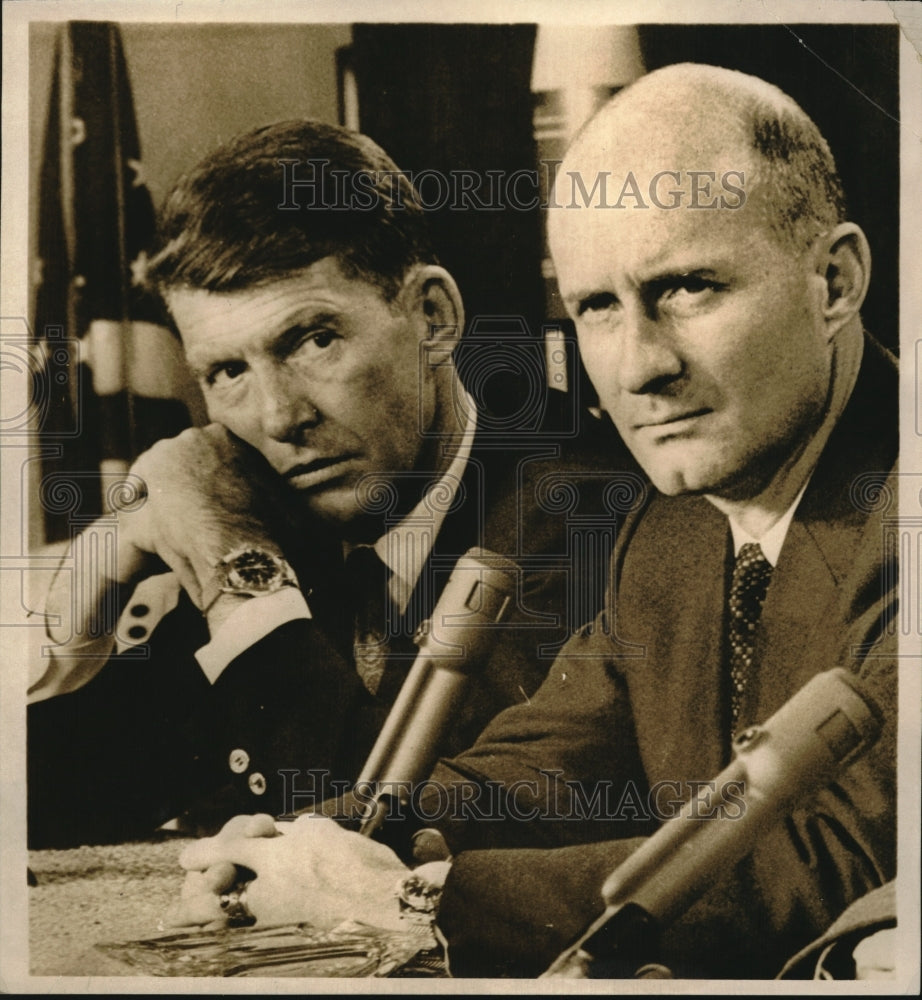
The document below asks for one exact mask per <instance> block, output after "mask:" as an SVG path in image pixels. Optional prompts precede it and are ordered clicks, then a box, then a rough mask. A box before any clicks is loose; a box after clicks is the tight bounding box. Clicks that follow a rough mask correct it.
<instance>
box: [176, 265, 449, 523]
mask: <svg viewBox="0 0 922 1000" xmlns="http://www.w3.org/2000/svg"><path fill="white" fill-rule="evenodd" d="M404 298H405V296H404V295H403V293H401V294H400V295H398V297H397V299H396V300H395V302H393V303H389V302H387V301H385V299H384V298H383V297H382V295H381V292H380V290H379V289H378V288H376V287H375V286H374V285H372V284H369V283H368V282H366V281H362V280H359V279H353V278H350V277H348V276H346V275H345V274H344V272H343V271H342V269H341V268H340V266H339V264H338V262H337V261H336V260H335V259H334V258H332V257H326V258H323V259H322V260H320V261H318V262H317V263H315V264H313V265H311V266H310V267H308V268H305V269H304V270H303V271H301V272H298V273H297V274H295V275H293V276H291V277H289V278H285V279H282V280H280V281H278V282H277V283H275V284H273V285H271V286H266V287H259V288H255V289H250V290H244V291H239V292H230V293H212V292H206V291H201V290H193V289H177V290H173V291H171V292H169V293H168V295H167V299H168V304H169V307H170V310H171V312H172V314H173V317H174V319H175V320H176V324H177V326H178V327H179V330H180V332H181V334H182V340H183V345H184V347H185V351H186V357H187V359H188V362H189V364H190V367H191V368H192V370H193V372H194V373H195V375H196V376H197V378H198V380H199V383H200V385H201V387H202V390H203V392H204V395H205V402H206V405H207V407H208V414H209V416H210V417H211V419H212V420H214V421H216V422H218V423H221V424H223V425H224V426H225V427H227V429H228V430H230V431H231V432H232V433H233V434H235V435H237V436H238V437H239V438H242V439H243V440H244V441H245V442H247V444H249V445H252V447H254V448H256V449H257V450H258V451H259V452H261V453H262V455H263V456H264V457H265V458H266V459H267V460H268V462H269V464H270V465H271V466H272V468H273V469H275V470H276V471H277V472H278V473H279V474H280V475H281V476H283V477H284V478H285V480H286V481H287V482H288V483H289V484H290V486H291V487H292V488H293V489H295V490H297V491H298V492H299V493H300V494H301V495H302V496H303V498H304V500H305V502H306V505H307V506H308V508H309V509H310V510H311V511H313V512H314V513H316V514H317V515H318V516H320V517H323V518H325V519H328V520H331V521H333V522H336V523H339V524H348V523H350V522H352V521H354V520H355V519H356V518H357V517H358V516H359V514H360V513H361V511H360V508H359V506H358V503H357V500H356V493H355V487H356V484H357V483H358V481H359V479H360V478H361V477H362V476H364V475H366V474H369V473H383V474H385V475H387V474H389V473H390V474H392V473H395V472H402V471H407V470H411V469H413V468H414V466H415V465H416V464H417V461H418V459H419V458H420V454H421V448H422V443H423V439H422V437H421V431H422V430H425V429H428V428H429V427H430V425H431V422H432V421H433V419H434V413H435V394H434V389H433V387H432V385H431V381H430V380H428V379H424V378H421V373H420V364H419V342H420V339H421V337H422V336H424V335H425V332H426V326H425V322H424V321H423V318H422V317H421V316H419V315H417V314H416V312H415V311H414V310H413V308H412V307H411V306H406V307H404V305H403V299H404Z"/></svg>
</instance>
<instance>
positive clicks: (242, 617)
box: [195, 587, 311, 684]
mask: <svg viewBox="0 0 922 1000" xmlns="http://www.w3.org/2000/svg"><path fill="white" fill-rule="evenodd" d="M310 617H311V612H310V608H308V606H307V601H305V600H304V595H303V594H302V593H301V591H300V590H298V589H297V588H296V587H282V589H281V590H277V591H275V593H273V594H266V595H265V596H264V597H251V598H250V599H249V600H247V601H243V603H242V604H241V605H240V607H239V608H235V609H234V610H233V611H232V612H231V613H230V614H229V615H228V616H227V618H225V620H224V621H223V622H222V623H221V627H220V628H219V629H218V630H217V631H216V632H215V634H214V635H213V636H212V637H211V641H210V642H209V643H208V644H207V645H205V646H202V648H201V649H200V650H199V651H198V652H197V653H196V654H195V658H196V660H198V665H199V666H200V667H201V668H202V673H204V675H205V676H206V677H207V678H208V680H209V681H210V682H211V683H212V684H214V683H215V681H216V680H217V679H218V678H219V677H220V676H221V674H222V673H223V672H224V669H225V667H227V665H228V664H229V663H230V662H231V661H232V660H235V659H236V658H237V657H238V656H239V655H240V654H241V653H243V652H245V651H246V650H248V649H249V648H250V647H251V646H255V645H256V643H257V642H259V640H260V639H264V638H265V637H266V636H267V635H269V633H270V632H274V631H275V629H277V628H278V627H279V626H280V625H284V624H285V623H286V622H292V621H295V620H297V619H299V618H310Z"/></svg>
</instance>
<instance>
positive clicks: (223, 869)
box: [186, 861, 240, 893]
mask: <svg viewBox="0 0 922 1000" xmlns="http://www.w3.org/2000/svg"><path fill="white" fill-rule="evenodd" d="M192 875H198V876H199V877H200V878H201V882H202V889H203V890H204V891H207V892H216V893H222V892H227V890H228V889H231V888H233V886H234V885H235V884H236V883H237V881H238V879H239V878H240V874H239V872H238V870H237V866H236V865H232V864H231V863H230V862H229V861H219V862H218V863H217V864H216V865H212V866H211V867H210V868H208V869H207V870H206V871H204V872H190V873H189V875H187V876H186V878H187V880H188V879H189V878H191V877H192Z"/></svg>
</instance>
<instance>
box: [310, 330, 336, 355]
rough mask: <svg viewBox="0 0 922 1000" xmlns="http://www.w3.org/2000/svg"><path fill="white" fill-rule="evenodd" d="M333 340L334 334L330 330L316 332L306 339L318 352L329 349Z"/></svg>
mask: <svg viewBox="0 0 922 1000" xmlns="http://www.w3.org/2000/svg"><path fill="white" fill-rule="evenodd" d="M335 339H336V334H334V333H333V331H332V330H318V331H317V332H316V333H314V334H312V335H311V336H310V337H308V341H309V342H310V343H311V344H312V345H313V346H314V347H317V348H319V349H320V350H323V348H324V347H329V346H330V344H332V343H333V341H334V340H335Z"/></svg>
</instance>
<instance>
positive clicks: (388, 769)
mask: <svg viewBox="0 0 922 1000" xmlns="http://www.w3.org/2000/svg"><path fill="white" fill-rule="evenodd" d="M518 571H519V567H518V566H517V565H516V563H514V562H513V561H512V560H511V559H506V558H505V557H504V556H500V555H497V554H496V553H493V552H489V551H487V550H485V549H480V548H473V549H470V550H469V551H468V552H467V553H465V555H463V556H462V557H461V559H459V560H458V562H457V564H456V566H455V568H454V569H453V570H452V573H451V576H450V577H449V579H448V583H447V584H446V585H445V589H444V590H443V591H442V595H441V597H440V598H439V600H438V602H437V603H436V606H435V609H434V610H433V612H432V616H431V617H430V618H429V620H428V621H425V622H423V623H422V625H421V626H420V628H419V629H418V630H417V641H418V643H419V653H418V655H417V657H416V659H415V660H414V662H413V666H412V667H411V669H410V672H409V674H408V675H407V678H406V680H405V681H404V683H403V687H402V688H401V689H400V693H399V694H398V695H397V700H396V701H395V702H394V705H393V707H392V708H391V710H390V712H389V714H388V717H387V719H386V721H385V723H384V726H383V727H382V729H381V732H380V733H379V734H378V738H377V740H376V741H375V745H374V747H373V748H372V750H371V753H370V754H369V756H368V760H367V761H366V763H365V766H364V767H363V768H362V772H361V774H360V775H359V777H358V779H357V780H356V783H355V784H356V788H357V789H362V790H364V789H374V794H373V797H372V799H371V801H370V803H369V805H368V807H367V809H366V812H365V816H364V818H363V819H362V823H361V826H360V828H359V829H360V832H361V833H362V834H363V835H364V836H366V837H372V836H374V835H375V834H376V833H377V831H378V830H379V829H380V827H381V826H382V825H383V823H384V822H385V820H386V819H387V817H388V815H389V813H390V810H391V805H392V803H393V801H394V800H395V799H396V800H398V801H399V800H400V799H401V796H406V795H408V794H409V791H410V789H411V788H412V786H413V785H414V784H416V783H417V782H420V781H423V780H425V779H426V778H427V777H428V776H429V774H430V773H431V771H432V768H433V767H434V765H435V762H436V761H437V760H438V756H439V750H440V747H441V741H442V738H443V736H444V734H445V731H446V730H447V729H448V727H449V725H450V724H451V721H452V718H453V716H454V713H455V712H456V710H457V708H458V707H459V705H460V703H461V698H462V696H463V694H464V691H465V689H466V688H467V686H468V684H469V683H470V680H471V678H472V677H473V676H474V675H475V674H476V673H477V672H478V671H479V670H480V669H481V668H482V667H483V666H484V665H485V663H486V660H487V657H488V656H489V654H490V653H491V652H492V650H493V647H494V646H495V645H496V642H497V641H498V639H499V636H500V632H501V630H502V628H503V622H504V621H505V619H506V618H507V617H508V616H509V614H510V612H511V611H512V609H513V608H514V606H515V601H514V596H515V592H516V578H517V575H518Z"/></svg>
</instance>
